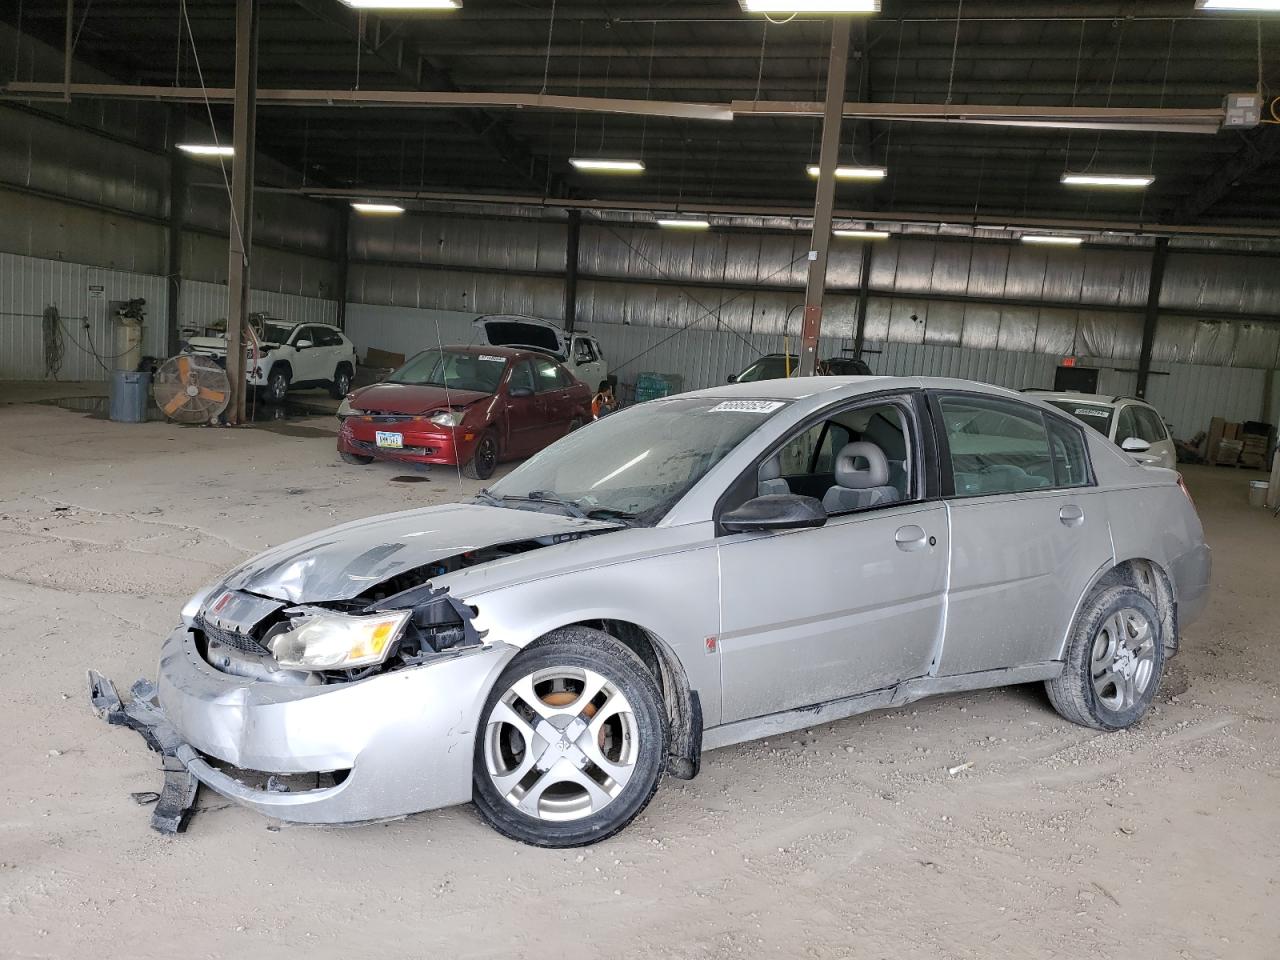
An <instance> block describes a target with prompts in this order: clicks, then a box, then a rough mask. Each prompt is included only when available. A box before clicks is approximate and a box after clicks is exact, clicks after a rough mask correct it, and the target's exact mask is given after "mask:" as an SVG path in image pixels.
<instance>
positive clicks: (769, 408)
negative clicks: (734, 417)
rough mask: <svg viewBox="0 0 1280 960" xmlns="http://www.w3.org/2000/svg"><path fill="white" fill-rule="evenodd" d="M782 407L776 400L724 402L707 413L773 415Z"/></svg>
mask: <svg viewBox="0 0 1280 960" xmlns="http://www.w3.org/2000/svg"><path fill="white" fill-rule="evenodd" d="M781 406H782V403H781V401H778V400H725V401H724V402H723V403H717V404H716V405H715V406H714V407H712V408H711V409H710V410H709V411H708V413H773V411H775V410H777V409H778V408H779V407H781Z"/></svg>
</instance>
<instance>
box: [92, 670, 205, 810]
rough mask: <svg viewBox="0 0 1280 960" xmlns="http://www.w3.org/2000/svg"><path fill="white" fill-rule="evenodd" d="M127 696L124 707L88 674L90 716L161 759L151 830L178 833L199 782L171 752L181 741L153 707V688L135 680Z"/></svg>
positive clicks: (106, 684) (112, 690)
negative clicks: (136, 737)
mask: <svg viewBox="0 0 1280 960" xmlns="http://www.w3.org/2000/svg"><path fill="white" fill-rule="evenodd" d="M129 692H130V694H132V699H131V700H130V701H129V702H128V703H127V704H125V703H123V702H122V701H121V699H120V694H119V693H117V692H116V686H115V684H114V683H112V682H111V681H110V680H108V679H107V678H106V677H104V676H103V675H102V674H100V673H98V672H97V671H96V670H90V671H89V703H90V704H91V705H92V707H93V712H94V713H96V714H97V715H98V717H99V718H101V719H103V720H105V721H107V723H109V724H112V725H114V726H121V727H128V728H130V729H131V730H136V731H137V732H138V733H140V734H141V735H142V739H144V740H146V741H147V746H149V747H150V748H151V749H152V750H154V751H156V752H157V753H159V754H160V755H161V757H162V758H163V760H162V763H161V769H162V770H163V771H164V786H163V787H162V788H161V790H160V799H159V800H158V801H157V802H156V806H155V809H154V810H152V812H151V828H152V829H153V830H155V831H157V832H158V833H163V834H167V835H172V834H175V833H182V832H183V831H184V830H186V829H187V822H188V821H189V820H190V819H191V812H192V808H193V807H194V806H195V802H196V794H197V793H198V792H199V790H200V781H199V780H197V779H196V778H195V777H194V776H193V775H192V774H191V772H190V771H188V770H187V767H186V764H184V763H183V762H182V761H181V760H180V759H179V758H178V756H177V755H176V753H175V752H174V751H175V749H176V747H177V746H178V744H179V743H181V740H180V739H179V738H178V735H177V732H176V731H175V730H174V729H173V727H171V726H170V725H169V722H168V721H167V720H166V719H165V716H164V714H163V713H162V712H161V711H160V708H159V707H158V706H157V705H156V703H155V697H156V688H155V684H153V683H152V682H151V681H150V680H145V679H144V680H139V681H137V682H136V683H135V684H134V685H133V688H132V689H131V690H130V691H129Z"/></svg>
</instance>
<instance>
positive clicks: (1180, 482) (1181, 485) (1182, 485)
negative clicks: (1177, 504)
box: [1178, 474, 1196, 510]
mask: <svg viewBox="0 0 1280 960" xmlns="http://www.w3.org/2000/svg"><path fill="white" fill-rule="evenodd" d="M1178 489H1179V490H1181V491H1182V492H1183V493H1184V494H1186V497H1187V502H1188V503H1190V504H1191V509H1192V510H1194V509H1195V508H1196V501H1195V498H1194V497H1193V496H1191V491H1190V490H1188V489H1187V481H1185V480H1183V479H1182V474H1178Z"/></svg>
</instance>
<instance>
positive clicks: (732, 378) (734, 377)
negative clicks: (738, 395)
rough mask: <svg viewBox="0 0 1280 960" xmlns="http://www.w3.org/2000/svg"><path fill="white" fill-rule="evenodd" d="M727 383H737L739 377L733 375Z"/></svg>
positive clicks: (730, 375)
mask: <svg viewBox="0 0 1280 960" xmlns="http://www.w3.org/2000/svg"><path fill="white" fill-rule="evenodd" d="M726 382H727V383H737V382H738V375H737V374H736V373H731V374H729V379H728V380H727V381H726Z"/></svg>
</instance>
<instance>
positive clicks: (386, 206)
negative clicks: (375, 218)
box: [351, 201, 404, 216]
mask: <svg viewBox="0 0 1280 960" xmlns="http://www.w3.org/2000/svg"><path fill="white" fill-rule="evenodd" d="M351 209H352V210H354V211H355V212H356V213H381V214H387V215H390V216H396V215H398V214H401V213H404V207H401V206H399V205H397V204H394V203H356V202H354V201H353V202H352V204H351Z"/></svg>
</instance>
